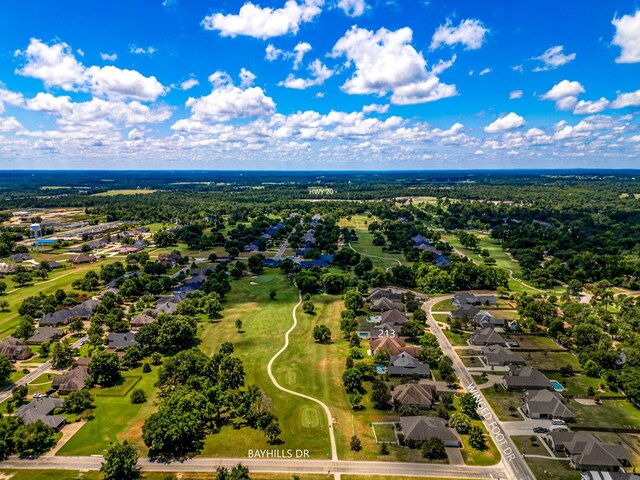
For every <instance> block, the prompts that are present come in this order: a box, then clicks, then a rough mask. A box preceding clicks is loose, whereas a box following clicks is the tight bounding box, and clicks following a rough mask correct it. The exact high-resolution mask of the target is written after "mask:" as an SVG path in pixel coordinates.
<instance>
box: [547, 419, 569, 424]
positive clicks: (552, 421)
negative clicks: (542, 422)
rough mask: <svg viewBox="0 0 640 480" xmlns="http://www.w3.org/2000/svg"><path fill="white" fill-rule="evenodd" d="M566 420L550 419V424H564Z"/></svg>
mask: <svg viewBox="0 0 640 480" xmlns="http://www.w3.org/2000/svg"><path fill="white" fill-rule="evenodd" d="M566 424H567V422H565V421H564V420H560V419H555V420H551V425H566Z"/></svg>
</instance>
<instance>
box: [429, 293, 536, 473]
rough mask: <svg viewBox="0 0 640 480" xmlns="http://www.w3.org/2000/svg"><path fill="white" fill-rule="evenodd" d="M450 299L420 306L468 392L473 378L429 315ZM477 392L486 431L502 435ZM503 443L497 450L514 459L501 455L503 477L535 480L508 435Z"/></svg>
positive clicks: (500, 425)
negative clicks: (486, 415) (485, 412)
mask: <svg viewBox="0 0 640 480" xmlns="http://www.w3.org/2000/svg"><path fill="white" fill-rule="evenodd" d="M451 298H453V295H445V296H441V297H435V298H432V299H430V300H429V301H428V302H426V303H425V304H424V305H423V306H422V308H423V309H424V311H425V312H426V314H427V324H428V325H429V327H430V328H431V332H432V333H433V334H434V335H435V336H436V338H437V339H438V343H439V344H440V348H441V349H442V352H443V353H444V354H445V355H447V356H448V357H450V358H451V360H452V361H453V369H454V371H455V373H456V376H457V377H458V378H459V379H460V382H461V383H462V385H463V386H464V388H465V389H466V390H468V387H469V386H471V385H475V382H474V381H473V377H472V376H471V374H470V373H469V371H468V370H467V367H465V365H464V364H463V363H462V360H460V357H458V355H457V353H456V351H455V350H454V348H453V347H452V346H451V343H449V340H448V339H447V337H446V336H445V334H444V333H443V332H442V330H441V329H440V326H439V325H438V322H436V320H435V318H434V317H433V314H432V313H431V309H432V308H433V306H434V305H435V304H436V303H438V302H441V301H443V300H449V299H451ZM477 391H478V392H479V393H480V398H481V400H482V401H483V402H484V403H485V404H486V405H487V408H488V409H489V412H490V414H491V420H489V421H485V426H486V427H487V430H489V431H491V430H492V427H491V426H490V424H493V427H495V425H496V424H497V425H498V426H499V427H500V431H501V433H504V428H503V427H502V424H501V422H500V421H499V420H498V417H497V416H496V414H495V412H494V411H493V409H492V408H491V406H490V405H489V403H488V402H487V401H486V399H485V398H484V395H483V394H482V390H479V389H478V390H477ZM492 438H494V439H495V437H494V436H493V435H492ZM505 442H506V444H504V445H502V446H498V448H499V449H501V450H502V451H503V452H504V450H505V449H506V448H511V450H512V451H513V452H514V454H515V458H513V460H512V461H507V460H506V459H505V458H504V455H503V458H502V461H501V462H500V464H499V465H500V466H501V467H502V469H503V472H504V473H503V476H506V477H508V478H510V479H512V480H535V476H534V475H533V473H531V470H530V469H529V466H528V465H527V463H526V462H525V460H524V458H522V456H521V455H520V454H519V452H518V450H517V448H516V447H515V445H514V443H513V442H512V441H511V438H509V436H508V435H505Z"/></svg>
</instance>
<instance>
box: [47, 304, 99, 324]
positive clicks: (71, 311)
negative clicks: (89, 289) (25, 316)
mask: <svg viewBox="0 0 640 480" xmlns="http://www.w3.org/2000/svg"><path fill="white" fill-rule="evenodd" d="M98 305H100V302H99V301H98V300H94V299H92V298H90V299H88V300H85V301H84V302H82V303H80V304H78V305H76V306H75V307H73V308H66V309H64V310H57V311H55V312H53V313H48V314H47V315H45V316H44V317H42V318H41V319H40V321H39V324H40V327H45V326H48V327H59V326H60V325H69V322H70V321H71V319H72V318H74V317H79V318H82V319H83V320H86V319H88V318H89V317H91V315H92V314H93V311H94V310H95V309H96V308H97V307H98Z"/></svg>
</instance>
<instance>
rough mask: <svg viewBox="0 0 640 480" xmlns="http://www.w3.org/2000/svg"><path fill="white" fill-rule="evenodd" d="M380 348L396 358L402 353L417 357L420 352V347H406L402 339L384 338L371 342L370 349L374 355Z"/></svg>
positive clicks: (374, 339)
mask: <svg viewBox="0 0 640 480" xmlns="http://www.w3.org/2000/svg"><path fill="white" fill-rule="evenodd" d="M380 348H384V349H385V350H386V351H387V352H389V356H396V355H400V354H401V353H402V352H406V353H408V354H410V355H411V356H413V357H416V356H418V353H419V352H420V347H419V346H416V345H406V344H405V342H404V340H402V339H400V338H391V337H383V338H373V339H371V340H369V349H370V350H371V353H372V354H373V355H375V354H376V352H377V351H378V349H380Z"/></svg>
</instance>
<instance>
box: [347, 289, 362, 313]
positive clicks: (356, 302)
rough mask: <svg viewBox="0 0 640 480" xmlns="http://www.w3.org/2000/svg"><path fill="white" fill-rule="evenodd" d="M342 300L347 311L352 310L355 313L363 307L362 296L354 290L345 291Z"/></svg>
mask: <svg viewBox="0 0 640 480" xmlns="http://www.w3.org/2000/svg"><path fill="white" fill-rule="evenodd" d="M343 299H344V306H345V308H346V309H347V310H353V311H354V312H357V311H358V310H359V309H361V308H362V307H363V305H364V301H363V299H362V294H361V293H360V292H359V291H358V290H357V289H355V288H352V289H349V290H347V291H346V292H345V294H344V296H343Z"/></svg>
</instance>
